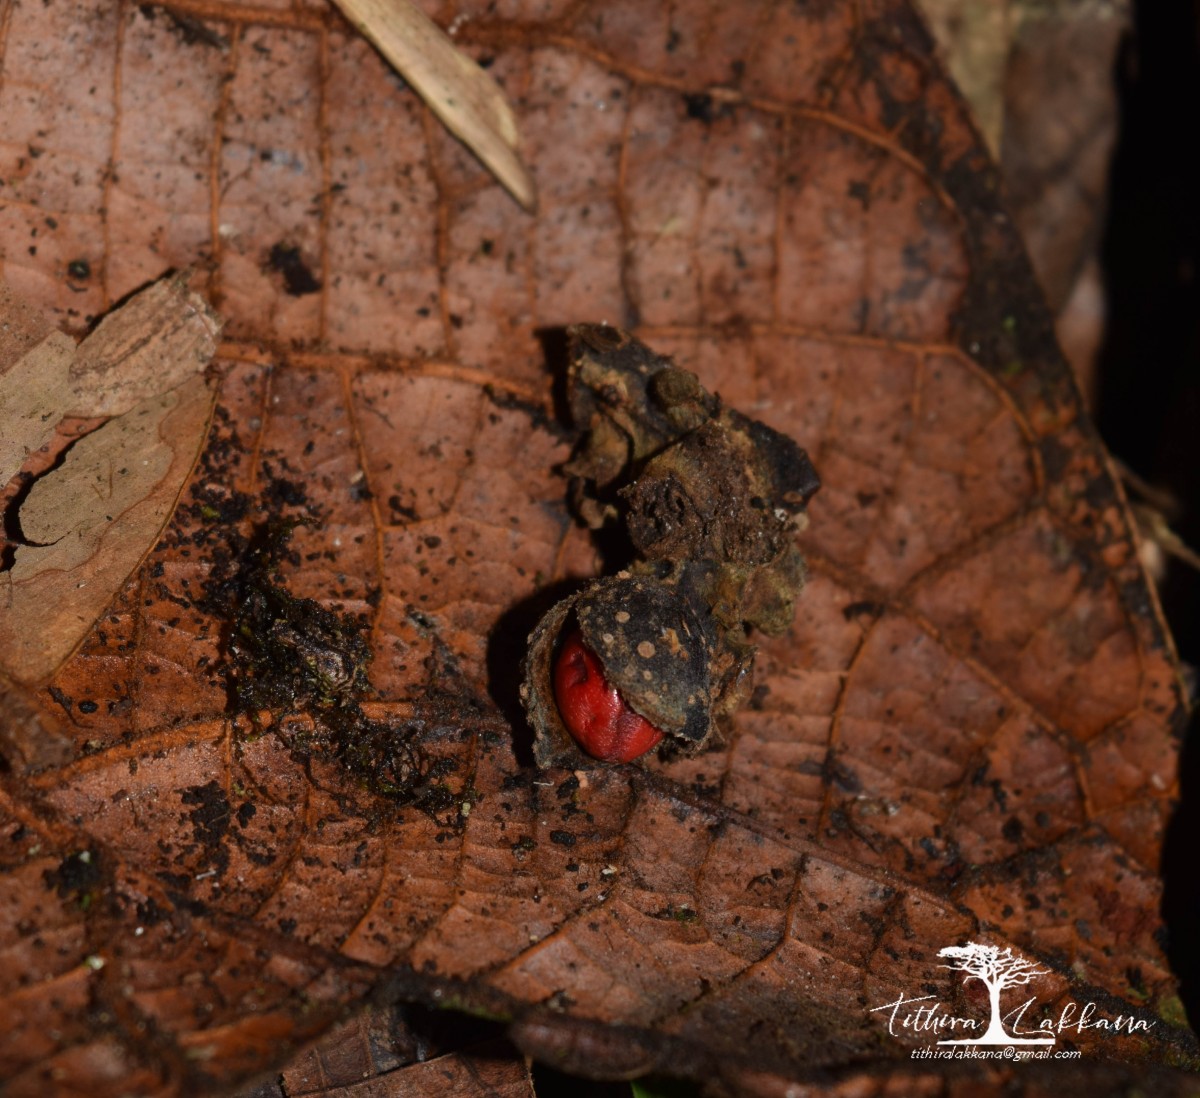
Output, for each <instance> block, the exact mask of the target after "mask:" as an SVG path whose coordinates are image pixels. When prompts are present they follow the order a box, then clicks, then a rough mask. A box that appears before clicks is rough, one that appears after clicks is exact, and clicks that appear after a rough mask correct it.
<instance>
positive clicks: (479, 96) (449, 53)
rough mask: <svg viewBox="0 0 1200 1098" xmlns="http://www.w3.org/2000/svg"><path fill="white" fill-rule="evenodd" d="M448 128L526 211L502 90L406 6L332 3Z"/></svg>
mask: <svg viewBox="0 0 1200 1098" xmlns="http://www.w3.org/2000/svg"><path fill="white" fill-rule="evenodd" d="M335 3H336V4H337V5H338V7H339V8H341V9H342V12H343V14H344V15H345V16H346V18H347V19H349V20H350V22H351V23H353V24H354V26H355V27H356V28H357V29H358V31H359V32H360V33H361V34H362V35H363V36H364V37H365V38H367V39H368V41H370V42H372V43H373V44H374V45H375V46H376V48H377V49H378V50H379V52H380V53H382V54H383V56H384V57H385V58H387V60H388V61H389V62H390V63H391V64H392V65H393V67H394V68H395V69H396V70H397V71H398V72H399V73H400V75H401V76H403V77H404V79H405V80H407V81H408V82H409V83H410V84H411V85H412V87H413V89H414V90H415V91H416V92H417V94H418V95H420V96H421V98H422V99H424V100H425V102H426V103H428V104H429V106H430V108H431V109H432V110H433V113H434V114H436V115H437V116H438V118H440V119H441V120H442V123H443V124H444V125H445V126H446V128H447V129H448V130H449V131H450V132H451V133H452V134H454V136H455V137H457V138H458V139H459V140H460V141H462V142H463V144H465V145H466V146H467V148H469V149H470V150H471V151H472V152H473V153H474V154H475V155H476V156H478V157H479V159H480V160H482V161H483V163H484V164H485V165H486V166H487V167H488V169H489V170H490V171H491V172H492V174H493V175H495V176H496V178H497V179H499V180H500V182H501V183H502V184H503V185H504V186H505V187H506V188H507V189H508V191H509V193H510V194H512V196H513V197H514V198H515V199H516V200H517V201H518V202H520V203H521V205H522V206H524V207H525V209H527V210H532V209H533V208H534V207H535V205H536V203H537V198H536V195H535V192H534V186H533V177H532V176H531V175H530V174H529V170H528V169H527V168H526V167H525V165H524V163H523V162H522V161H521V158H520V156H519V155H518V153H517V144H518V141H519V138H520V135H519V133H518V132H517V122H516V118H515V117H514V115H513V111H512V108H511V107H510V106H509V104H508V100H507V99H506V98H505V97H504V92H503V91H501V90H500V86H499V85H498V84H497V83H496V82H495V81H494V80H493V79H492V78H491V77H490V76H488V74H487V73H486V72H484V71H483V69H481V68H480V67H479V66H478V65H477V64H476V63H475V62H474V61H472V60H471V58H469V57H468V56H467V55H466V54H464V53H463V52H462V51H461V50H460V49H459V48H458V47H457V46H456V45H455V44H454V43H453V42H452V41H451V40H450V38H449V36H448V35H446V33H445V32H444V31H443V30H441V28H440V27H438V26H437V25H436V24H435V23H434V22H433V21H432V20H431V19H430V18H429V17H428V16H427V15H426V14H425V13H424V12H422V11H421V10H420V9H419V8H417V7H415V6H414V5H413V4H412V3H410V2H409V0H335Z"/></svg>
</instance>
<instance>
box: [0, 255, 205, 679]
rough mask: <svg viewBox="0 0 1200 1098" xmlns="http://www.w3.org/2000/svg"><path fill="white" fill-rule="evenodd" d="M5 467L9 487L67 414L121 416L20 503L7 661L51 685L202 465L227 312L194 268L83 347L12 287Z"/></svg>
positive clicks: (1, 599)
mask: <svg viewBox="0 0 1200 1098" xmlns="http://www.w3.org/2000/svg"><path fill="white" fill-rule="evenodd" d="M0 308H2V309H3V318H2V320H0V324H3V326H4V329H5V338H4V339H3V341H0V439H3V440H4V441H3V445H2V446H0V474H2V476H3V484H8V483H9V482H10V481H11V480H12V478H13V476H14V475H16V473H17V472H18V471H19V470H20V467H21V465H22V463H23V462H24V460H25V458H26V457H27V456H28V455H29V454H30V453H31V452H33V451H35V450H38V449H40V448H41V447H42V446H44V445H46V443H47V442H49V441H50V439H51V438H52V436H53V435H54V432H55V429H56V427H57V426H58V424H59V423H60V422H61V421H62V420H63V419H64V418H65V417H66V416H86V417H109V418H108V419H107V420H106V421H105V422H104V423H103V424H101V425H100V426H99V427H98V428H96V429H95V430H93V431H91V432H89V433H87V434H85V435H84V436H83V437H82V438H80V439H79V440H78V441H76V442H75V443H74V444H73V445H72V446H71V447H70V448H69V449H68V450H67V451H66V453H65V456H64V457H63V459H62V460H61V462H60V463H59V464H58V465H57V466H56V467H55V468H52V469H51V470H49V471H48V472H46V473H44V474H43V475H42V476H41V477H40V478H38V479H37V480H35V481H34V482H33V483H32V484H31V485H30V486H29V488H28V491H27V492H25V493H24V496H23V498H20V500H19V504H18V503H13V504H11V505H10V506H12V507H13V508H15V512H14V513H13V514H12V515H10V516H9V517H10V527H15V528H16V529H18V530H19V531H20V536H19V537H18V538H16V539H14V540H15V541H16V545H15V547H14V549H13V553H12V556H11V567H9V568H8V569H7V570H5V571H2V572H0V668H2V669H3V671H5V672H6V673H7V674H8V675H9V676H11V677H12V678H13V679H15V680H17V681H18V682H23V683H26V684H34V683H39V682H42V681H44V680H46V679H47V678H49V677H50V676H51V675H52V674H53V673H54V671H55V670H56V669H57V668H58V666H59V665H60V664H61V663H62V661H63V660H65V659H66V658H67V657H68V656H69V655H70V654H71V652H72V651H74V649H75V648H76V646H77V645H78V644H79V643H80V641H82V640H83V637H84V635H85V634H86V633H87V631H88V629H90V628H91V626H92V624H93V623H94V622H95V621H96V619H97V618H98V617H99V615H100V614H101V613H102V612H103V611H104V608H105V607H106V606H107V605H108V603H109V602H110V601H111V599H112V598H113V596H114V595H115V594H116V592H117V591H118V590H119V589H120V587H121V585H122V584H123V583H124V582H125V580H126V579H127V578H128V577H129V574H130V573H131V572H132V571H133V569H134V568H136V567H137V564H138V562H139V561H140V560H141V559H142V557H143V556H145V554H146V553H147V552H148V551H149V550H150V548H151V547H152V546H153V545H154V542H155V541H156V540H157V539H158V535H159V534H160V532H161V531H162V528H163V526H164V525H165V524H166V522H167V519H168V518H169V517H170V515H171V512H172V510H173V509H174V506H175V502H176V499H177V498H178V496H179V492H180V490H181V488H182V487H183V483H184V480H185V479H186V478H187V475H188V473H189V472H190V471H191V469H192V466H193V465H194V464H195V461H196V457H197V455H198V454H199V452H200V446H201V443H202V442H203V441H204V437H205V434H206V432H207V429H208V422H209V417H210V416H211V414H212V408H213V401H214V399H215V390H214V388H213V387H212V386H211V385H210V384H209V383H208V382H207V381H206V379H205V377H204V370H205V367H206V366H207V365H208V363H209V361H210V360H211V359H212V356H213V354H214V352H215V351H216V346H217V334H218V332H219V331H220V322H219V321H218V319H217V318H216V316H215V314H213V313H212V312H211V310H210V309H209V308H208V306H207V305H206V304H205V303H204V301H203V300H202V299H201V298H200V297H198V296H197V295H196V294H193V293H191V292H190V291H189V290H188V289H187V286H186V283H185V281H184V279H183V278H182V277H175V278H169V279H163V280H162V281H160V282H157V283H154V284H153V285H151V286H149V287H148V288H147V289H145V290H143V291H141V292H140V293H138V294H137V295H135V296H134V297H133V298H131V299H130V300H129V301H128V302H127V303H126V304H125V305H123V306H122V307H121V308H119V309H117V310H115V311H114V312H113V313H111V314H110V315H109V316H108V317H106V318H105V319H104V320H103V321H102V322H101V323H100V325H99V326H98V327H97V328H96V330H95V331H94V332H92V333H91V334H90V335H89V336H88V337H87V338H86V339H85V340H84V341H83V342H82V343H81V344H80V345H79V347H78V348H76V347H75V345H74V343H73V341H72V340H70V339H69V338H68V337H67V336H65V335H63V334H62V333H60V332H56V331H53V330H51V329H50V327H49V325H48V324H44V323H41V322H39V321H38V320H37V318H36V316H35V314H34V313H33V312H32V310H30V309H29V308H28V306H25V305H22V304H20V303H18V302H16V301H15V299H14V298H13V297H12V296H11V295H10V294H8V293H7V292H5V294H4V296H3V298H0Z"/></svg>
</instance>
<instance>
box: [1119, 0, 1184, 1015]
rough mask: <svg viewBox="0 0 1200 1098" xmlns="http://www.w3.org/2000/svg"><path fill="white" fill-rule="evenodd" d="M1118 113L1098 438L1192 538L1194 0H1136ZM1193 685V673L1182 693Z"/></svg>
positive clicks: (1173, 604)
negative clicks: (1170, 508)
mask: <svg viewBox="0 0 1200 1098" xmlns="http://www.w3.org/2000/svg"><path fill="white" fill-rule="evenodd" d="M1116 80H1117V82H1118V88H1119V91H1120V109H1121V117H1120V126H1119V133H1118V139H1117V148H1116V152H1115V155H1114V158H1113V164H1112V170H1111V176H1110V192H1109V216H1108V225H1107V228H1106V232H1105V237H1104V243H1103V249H1102V265H1103V268H1104V274H1105V282H1106V286H1107V298H1108V301H1107V327H1106V331H1105V336H1104V343H1103V346H1102V349H1101V353H1100V361H1099V369H1098V376H1097V382H1098V392H1097V405H1096V420H1097V423H1098V426H1099V428H1100V433H1101V434H1102V435H1103V437H1104V440H1105V441H1106V442H1107V443H1108V446H1109V448H1110V449H1111V450H1112V451H1113V453H1114V454H1116V455H1117V456H1118V457H1120V458H1121V459H1122V460H1123V461H1124V462H1125V463H1126V465H1128V466H1129V467H1130V468H1132V469H1133V470H1134V471H1135V472H1136V473H1138V474H1139V475H1140V476H1141V477H1142V478H1143V479H1145V480H1146V481H1148V482H1149V483H1151V484H1153V485H1156V486H1160V487H1163V488H1166V489H1167V490H1168V491H1169V492H1170V494H1171V495H1172V496H1173V497H1174V499H1175V501H1176V502H1177V505H1178V510H1177V512H1176V513H1175V514H1174V515H1172V516H1171V520H1172V527H1173V529H1174V530H1175V532H1176V533H1177V534H1179V536H1180V537H1181V538H1182V539H1183V541H1184V542H1185V543H1186V544H1187V545H1189V546H1190V547H1191V548H1192V549H1193V550H1196V549H1200V278H1198V268H1200V215H1198V212H1197V210H1198V203H1200V3H1198V2H1197V0H1191V2H1190V3H1189V2H1187V0H1183V2H1181V0H1138V2H1137V3H1136V4H1135V5H1134V29H1133V32H1132V34H1131V35H1130V36H1129V37H1128V38H1127V40H1126V41H1125V42H1124V44H1123V47H1122V49H1121V51H1120V53H1119V57H1118V65H1117V72H1116ZM1160 594H1161V597H1162V603H1163V609H1164V611H1165V612H1166V616H1167V619H1168V621H1169V622H1170V624H1171V628H1172V630H1173V631H1174V634H1175V641H1176V644H1177V645H1178V648H1179V654H1180V657H1181V658H1182V659H1183V660H1184V661H1185V663H1186V664H1188V665H1190V669H1192V671H1191V678H1190V681H1191V683H1192V684H1194V683H1195V681H1196V680H1195V672H1194V669H1195V668H1196V667H1197V666H1200V572H1197V571H1196V570H1195V569H1194V568H1191V567H1189V566H1187V565H1185V564H1182V563H1180V562H1177V561H1172V562H1171V563H1170V565H1169V567H1168V570H1167V574H1166V577H1165V579H1164V581H1163V583H1162V585H1161V588H1160ZM1194 693H1195V690H1194V685H1193V695H1194ZM1181 732H1182V733H1183V734H1184V735H1185V737H1186V739H1185V742H1184V750H1183V761H1182V764H1181V784H1182V798H1181V801H1180V806H1179V808H1178V809H1177V811H1176V814H1175V817H1174V819H1173V821H1172V824H1171V830H1170V834H1169V836H1168V840H1167V846H1166V850H1165V853H1164V866H1163V875H1164V879H1165V896H1164V914H1165V916H1166V921H1167V927H1168V932H1169V938H1168V955H1169V956H1170V958H1171V962H1172V965H1173V967H1174V969H1175V972H1176V974H1177V975H1178V976H1179V978H1180V981H1181V985H1182V988H1181V990H1182V996H1183V1000H1184V1005H1185V1006H1186V1008H1187V1010H1188V1015H1189V1018H1190V1020H1191V1023H1192V1027H1193V1028H1194V1029H1200V854H1198V845H1200V742H1198V741H1200V723H1198V722H1197V720H1196V719H1195V717H1193V719H1192V721H1191V724H1190V727H1188V728H1184V729H1181Z"/></svg>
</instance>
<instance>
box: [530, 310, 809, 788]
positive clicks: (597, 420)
mask: <svg viewBox="0 0 1200 1098" xmlns="http://www.w3.org/2000/svg"><path fill="white" fill-rule="evenodd" d="M569 335H570V339H571V344H570V368H569V374H568V378H567V386H568V397H569V400H570V405H571V414H572V417H573V418H574V420H575V422H576V424H578V425H579V426H580V427H583V428H584V429H585V432H586V433H585V434H584V435H583V437H582V439H581V441H580V444H579V446H578V447H577V449H576V452H575V455H574V457H573V458H572V459H571V461H570V462H569V463H568V464H567V465H566V467H565V471H566V472H567V473H569V474H570V475H571V476H572V485H571V492H572V497H573V501H574V505H575V510H576V512H577V513H578V514H579V515H580V516H581V517H582V518H583V519H584V521H585V522H587V524H588V525H589V526H592V527H593V528H599V527H600V526H603V525H604V524H606V523H608V522H611V521H618V522H620V523H622V524H623V526H624V528H625V532H626V534H627V535H628V537H629V540H630V542H631V543H632V545H633V548H634V551H635V553H636V554H637V557H636V559H635V560H634V561H633V562H632V563H631V564H630V566H629V568H628V570H626V571H622V572H620V573H618V574H617V575H616V576H609V577H605V578H603V579H600V580H597V581H595V582H593V583H592V584H590V585H589V586H587V587H585V588H584V589H583V590H581V591H579V592H577V593H575V594H574V595H571V596H569V597H568V598H566V599H563V600H562V601H561V602H559V603H558V604H557V605H555V606H554V607H552V608H551V609H550V611H549V612H548V613H547V614H546V616H545V617H544V618H543V619H542V621H541V622H540V623H539V625H538V627H537V629H535V630H534V632H533V634H532V636H531V637H530V649H529V654H528V657H527V659H526V680H525V683H524V684H523V686H522V689H521V695H522V699H523V701H524V703H525V708H526V711H527V712H528V714H529V719H530V722H531V724H532V725H533V728H534V732H535V736H536V739H535V741H534V754H535V756H536V758H537V761H538V763H539V764H540V765H542V766H549V765H552V764H557V763H571V762H576V761H578V752H577V750H576V747H575V745H576V744H578V746H579V747H581V748H583V750H584V751H586V752H587V753H588V754H590V755H592V756H593V757H595V758H599V759H602V760H605V761H609V762H629V761H631V760H632V759H635V758H637V757H638V756H639V755H641V754H644V753H645V752H647V751H649V750H651V749H652V748H654V747H655V746H657V745H658V743H659V741H660V740H663V739H664V736H665V737H667V739H666V742H667V743H670V744H672V745H673V746H675V747H677V748H678V747H683V748H696V747H699V746H701V745H703V744H704V743H706V742H707V741H708V740H709V739H710V737H711V736H712V734H713V732H714V729H715V728H717V727H718V726H719V725H720V723H721V721H722V720H723V719H724V718H725V717H727V716H728V715H729V714H730V713H732V712H733V710H735V709H736V708H737V707H738V705H740V704H741V702H742V700H743V698H744V696H745V693H746V689H747V685H748V681H749V672H750V668H751V665H752V663H753V659H754V651H755V649H754V646H753V645H751V644H750V643H749V642H748V641H747V639H746V635H747V630H748V629H749V628H750V627H754V628H757V629H761V630H762V631H763V632H765V633H769V634H778V633H782V632H783V631H784V630H786V629H787V628H788V626H789V625H790V624H791V620H792V608H793V604H794V602H795V598H796V596H797V594H798V593H799V591H800V588H801V587H802V586H803V584H804V563H803V561H802V559H801V557H800V552H799V550H798V549H797V548H796V544H795V539H794V535H795V533H796V531H797V530H798V529H800V528H801V526H802V525H803V523H804V522H805V521H806V520H805V516H804V510H805V507H806V506H807V504H808V501H809V499H810V498H811V497H812V495H813V493H814V492H815V491H816V490H817V488H818V487H819V486H820V482H819V481H818V479H817V475H816V472H815V470H814V469H813V467H812V465H811V463H810V462H809V460H808V456H807V455H806V454H805V452H804V451H803V450H802V449H800V447H799V446H797V445H796V443H795V442H793V441H792V440H791V439H790V438H787V437H786V436H784V435H781V434H779V433H778V432H777V431H773V430H772V429H771V428H769V427H767V426H766V425H765V424H762V423H759V422H758V421H757V420H753V419H750V418H749V417H748V416H744V415H742V414H741V413H740V412H737V411H735V410H733V409H731V408H726V407H725V406H724V405H723V404H722V403H721V400H720V398H719V397H717V396H714V395H713V394H711V393H709V392H708V391H707V390H706V389H705V388H704V387H703V386H702V385H701V384H700V382H699V381H698V380H697V379H696V377H695V375H694V374H691V373H688V372H687V371H686V370H681V369H678V368H677V367H675V366H674V365H672V363H671V361H670V360H669V359H667V358H663V357H662V356H660V355H656V354H655V353H654V352H653V351H651V350H650V349H649V348H648V347H646V346H645V345H644V344H642V343H640V342H639V341H638V340H636V339H634V338H633V337H632V336H631V335H629V334H628V333H626V332H622V331H619V330H618V329H615V328H607V327H600V326H590V325H580V326H577V327H574V328H572V329H571V330H570V332H569Z"/></svg>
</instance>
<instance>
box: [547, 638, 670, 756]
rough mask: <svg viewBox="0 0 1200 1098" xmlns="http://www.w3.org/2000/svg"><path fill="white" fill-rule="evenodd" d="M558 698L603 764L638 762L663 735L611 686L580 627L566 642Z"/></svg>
mask: <svg viewBox="0 0 1200 1098" xmlns="http://www.w3.org/2000/svg"><path fill="white" fill-rule="evenodd" d="M554 700H555V701H556V702H558V711H559V713H561V714H562V719H563V723H564V724H566V726H567V729H568V731H569V732H570V733H571V735H572V736H573V737H574V738H575V742H576V743H577V744H579V746H580V747H582V748H583V749H584V751H586V752H587V753H588V754H589V755H591V756H592V757H593V758H596V759H600V760H601V761H602V762H632V761H633V760H634V759H636V758H637V757H638V756H639V755H644V754H645V753H646V752H647V751H649V750H650V749H651V748H652V747H654V746H656V745H657V744H658V742H659V741H660V740H661V739H662V738H663V734H662V733H661V732H660V731H659V730H658V729H657V728H655V727H654V725H652V724H651V723H650V722H649V721H648V720H646V718H645V717H643V716H642V715H641V714H640V713H635V712H634V711H633V710H632V709H630V708H629V706H628V705H626V704H625V699H624V698H622V697H621V695H620V693H619V692H618V690H617V688H616V687H615V686H610V685H609V683H608V679H607V678H605V676H604V669H603V668H602V667H601V666H600V661H599V660H598V659H597V658H596V655H595V653H594V652H592V651H591V649H589V648H588V647H587V645H585V644H584V643H583V638H582V637H581V636H580V635H579V633H578V631H576V632H574V633H572V634H571V635H570V636H569V637H567V639H566V640H565V641H563V646H562V651H561V652H559V654H558V662H557V663H556V664H555V665H554Z"/></svg>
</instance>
